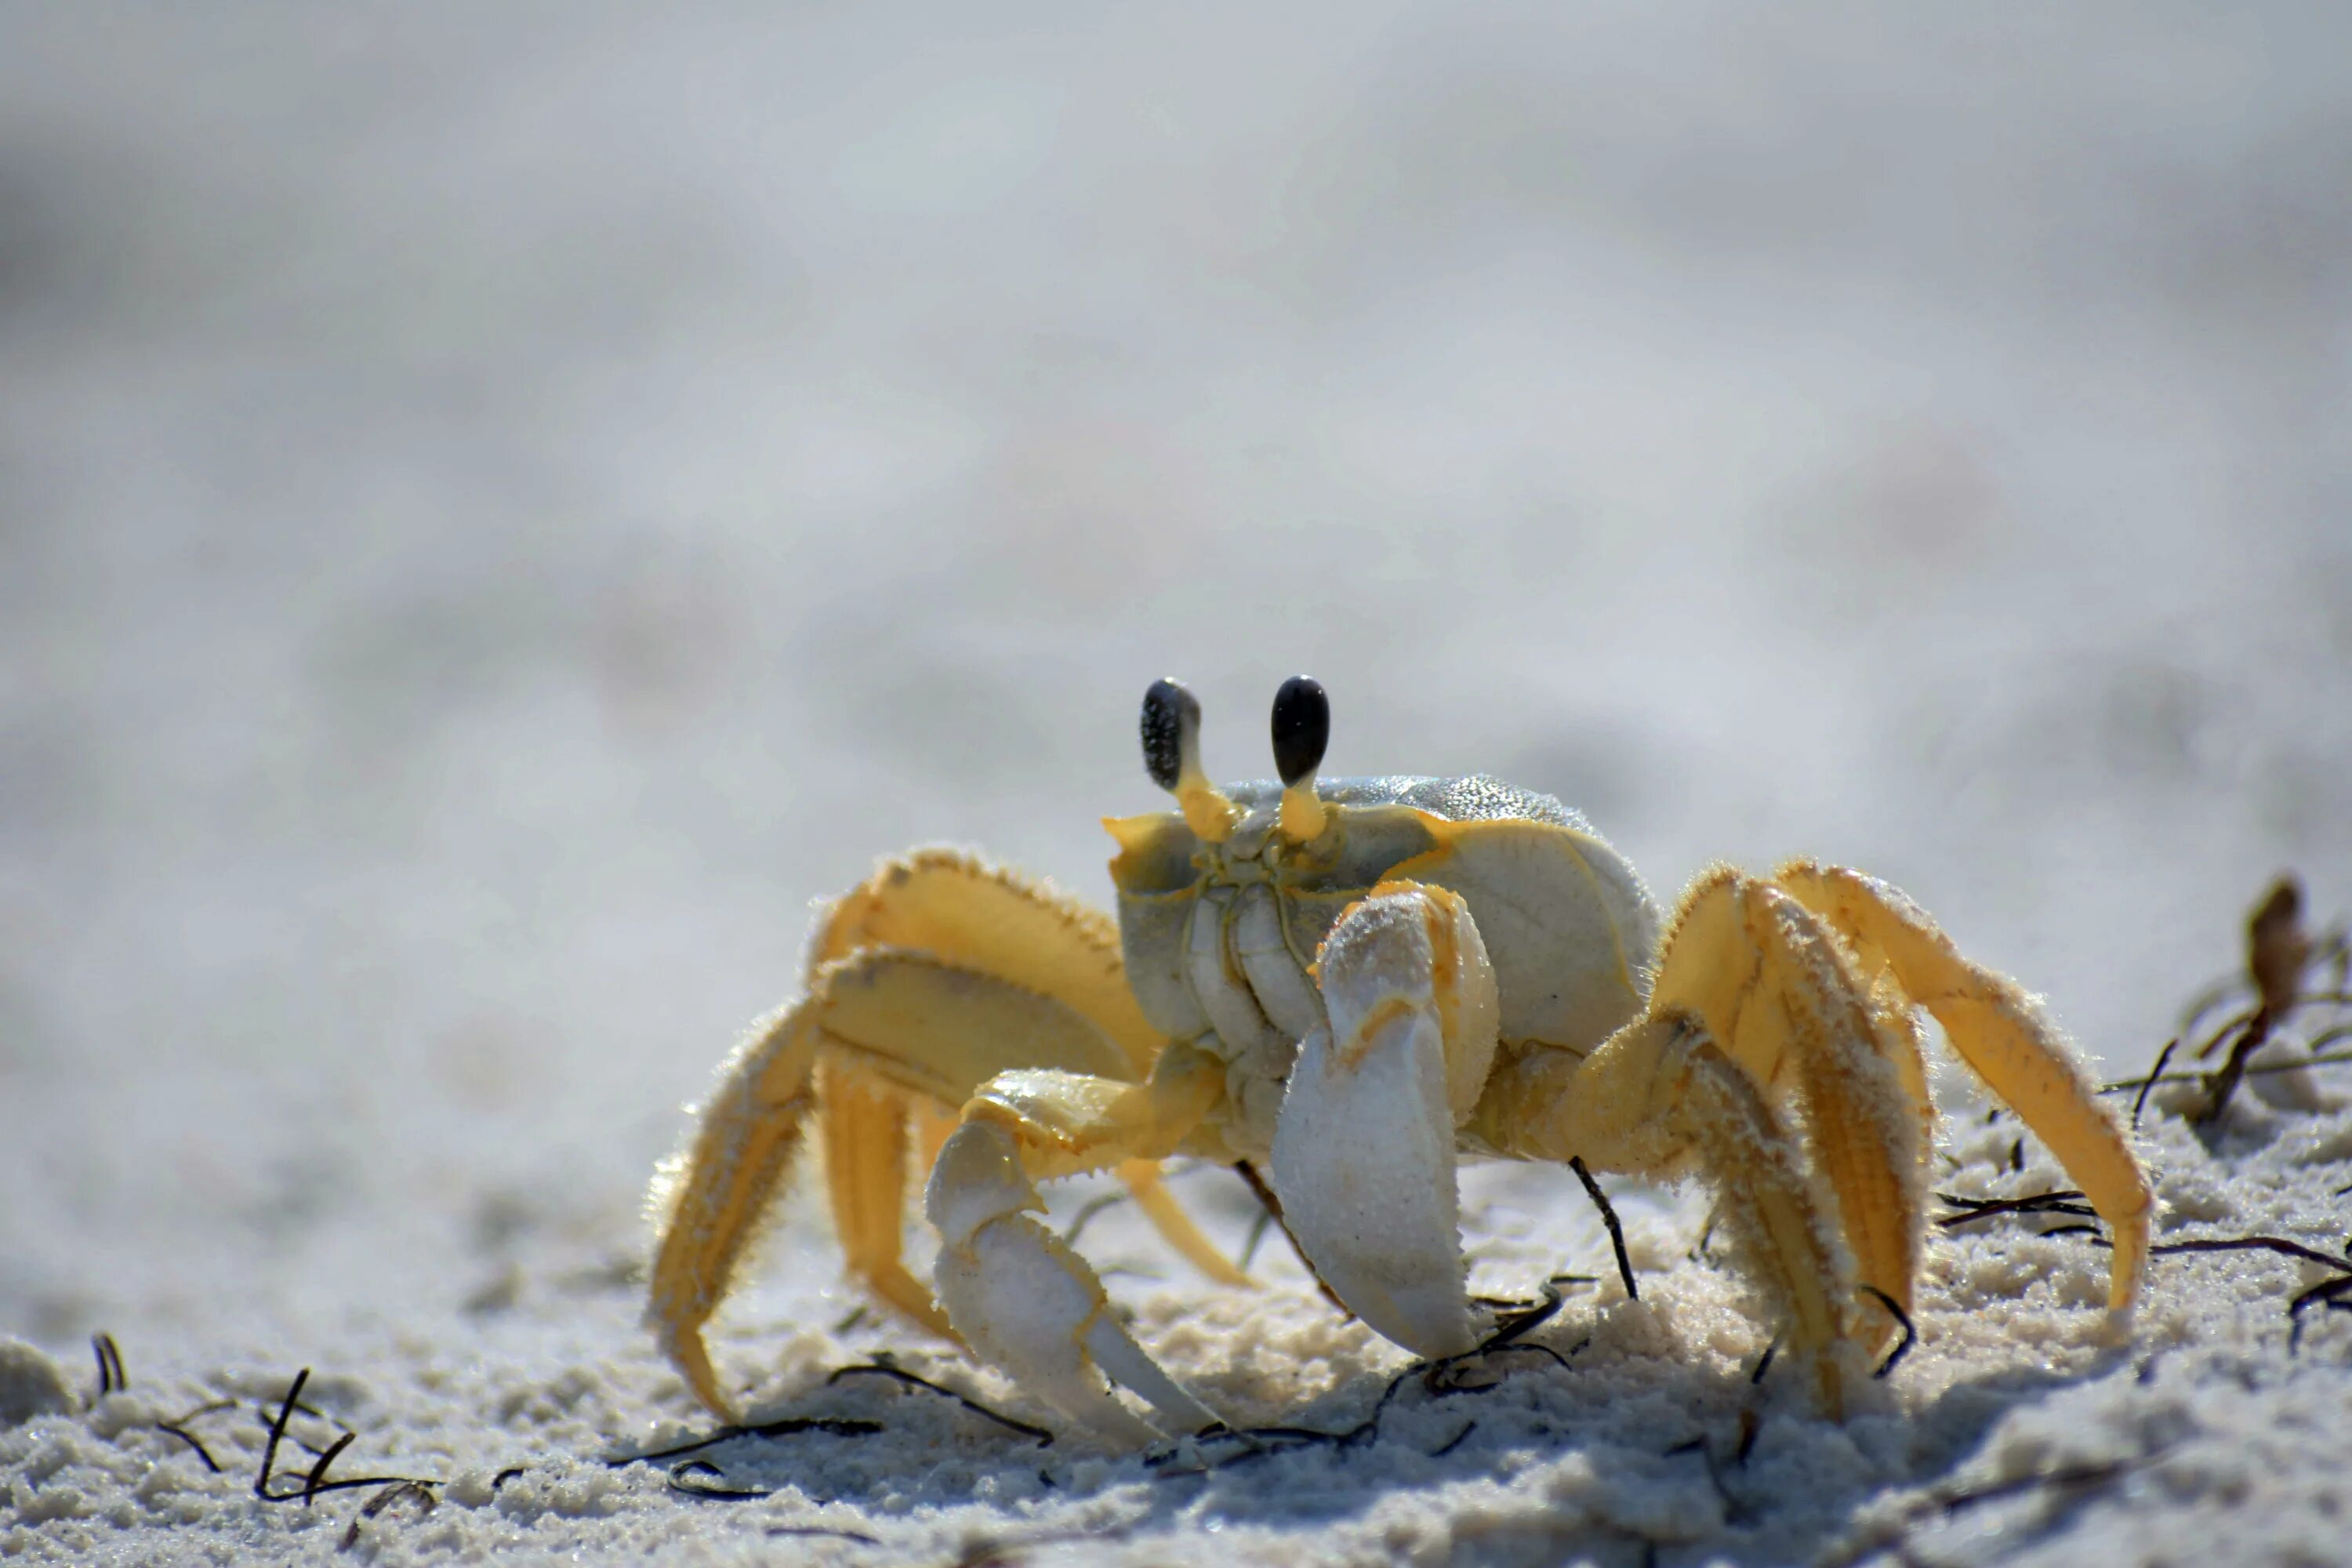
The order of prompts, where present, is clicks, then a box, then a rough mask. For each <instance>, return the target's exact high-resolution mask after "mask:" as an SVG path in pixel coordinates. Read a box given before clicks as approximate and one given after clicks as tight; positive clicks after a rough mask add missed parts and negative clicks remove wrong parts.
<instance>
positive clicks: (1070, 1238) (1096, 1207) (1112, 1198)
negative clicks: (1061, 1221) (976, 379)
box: [1062, 1193, 1127, 1247]
mask: <svg viewBox="0 0 2352 1568" xmlns="http://www.w3.org/2000/svg"><path fill="white" fill-rule="evenodd" d="M1125 1202H1127V1194H1125V1193H1106V1194H1103V1195H1102V1196H1101V1197H1098V1198H1097V1199H1095V1200H1094V1201H1093V1202H1092V1203H1089V1204H1087V1205H1086V1206H1085V1207H1083V1208H1081V1209H1079V1210H1078V1212H1077V1213H1076V1215H1072V1216H1071V1218H1070V1228H1069V1229H1067V1230H1066V1231H1064V1232H1063V1233H1062V1244H1063V1245H1064V1246H1065V1247H1076V1246H1077V1244H1078V1233H1079V1232H1080V1231H1082V1230H1084V1229H1086V1228H1087V1226H1088V1225H1089V1224H1091V1223H1092V1222H1093V1220H1094V1217H1095V1215H1098V1214H1100V1213H1102V1212H1103V1210H1105V1209H1108V1208H1117V1207H1118V1205H1121V1204H1123V1203H1125Z"/></svg>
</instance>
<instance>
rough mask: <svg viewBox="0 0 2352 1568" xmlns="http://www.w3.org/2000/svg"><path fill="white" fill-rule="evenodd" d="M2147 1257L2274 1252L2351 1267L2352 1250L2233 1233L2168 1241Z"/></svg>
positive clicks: (2325, 1266)
mask: <svg viewBox="0 0 2352 1568" xmlns="http://www.w3.org/2000/svg"><path fill="white" fill-rule="evenodd" d="M2147 1250H2148V1254H2149V1256H2151V1257H2155V1258H2162V1257H2165V1256H2167V1255H2168V1254H2172V1253H2179V1252H2275V1253H2277V1254H2279V1255H2280V1256H2281V1257H2283V1258H2301V1259H2303V1261H2305V1263H2316V1264H2319V1265H2321V1266H2322V1267H2324V1268H2352V1254H2345V1253H2335V1254H2330V1253H2326V1252H2315V1251H2314V1250H2313V1249H2312V1248H2310V1247H2305V1246H2304V1245H2303V1243H2301V1242H2299V1241H2289V1240H2287V1239H2286V1238H2285V1237H2278V1236H2236V1237H2208V1238H2197V1239H2191V1240H2189V1241H2168V1242H2165V1243H2164V1244H2162V1245H2161V1246H2158V1247H2149V1248H2148V1249H2147Z"/></svg>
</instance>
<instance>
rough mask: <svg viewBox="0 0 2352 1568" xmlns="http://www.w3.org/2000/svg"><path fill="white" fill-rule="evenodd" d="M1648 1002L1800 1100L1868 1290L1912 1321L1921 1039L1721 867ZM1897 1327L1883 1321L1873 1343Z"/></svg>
mask: <svg viewBox="0 0 2352 1568" xmlns="http://www.w3.org/2000/svg"><path fill="white" fill-rule="evenodd" d="M1652 1005H1653V1007H1654V1009H1664V1008H1669V1007H1676V1006H1680V1007H1686V1008H1688V1009H1690V1010H1691V1011H1692V1012H1694V1013H1696V1014H1697V1015H1698V1016H1700V1017H1701V1018H1703V1019H1704V1020H1706V1025H1707V1028H1708V1031H1709V1032H1710V1033H1711V1034H1712V1035H1713V1036H1714V1037H1715V1039H1716V1040H1717V1042H1718V1043H1719V1044H1720V1046H1721V1048H1722V1049H1723V1051H1724V1053H1725V1054H1726V1055H1727V1057H1729V1058H1730V1059H1731V1060H1732V1061H1733V1062H1735V1063H1737V1064H1738V1066H1739V1067H1740V1068H1742V1069H1743V1070H1745V1071H1746V1072H1747V1073H1748V1076H1749V1077H1750V1078H1751V1079H1754V1080H1755V1082H1756V1083H1757V1084H1758V1086H1759V1088H1760V1089H1763V1090H1764V1092H1765V1093H1766V1095H1767V1096H1768V1098H1770V1099H1772V1100H1776V1101H1777V1100H1780V1097H1781V1096H1783V1095H1787V1094H1790V1093H1791V1092H1793V1095H1794V1098H1795V1100H1796V1102H1797V1104H1798V1105H1799V1106H1800V1107H1801V1110H1802V1112H1803V1121H1804V1125H1805V1128H1806V1131H1807V1134H1808V1142H1809V1144H1810V1146H1811V1153H1812V1163H1813V1165H1814V1166H1815V1167H1816V1168H1817V1169H1819V1170H1820V1171H1821V1173H1822V1175H1824V1176H1825V1177H1827V1178H1828V1180H1829V1184H1830V1187H1831V1189H1832V1192H1834V1193H1835V1194H1836V1196H1837V1213H1838V1220H1839V1226H1840V1228H1841V1230H1842V1231H1843V1234H1844V1237H1845V1241H1846V1245H1847V1246H1848V1247H1851V1248H1852V1249H1853V1256H1854V1261H1855V1264H1856V1266H1857V1268H1858V1269H1859V1271H1860V1281H1861V1283H1863V1284H1866V1285H1870V1286H1872V1287H1874V1288H1875V1289H1879V1290H1883V1291H1884V1292H1885V1293H1886V1295H1888V1296H1889V1297H1891V1298H1892V1299H1893V1300H1895V1303H1896V1305H1897V1306H1899V1307H1900V1308H1901V1309H1902V1310H1904V1311H1906V1312H1908V1311H1909V1310H1910V1309H1911V1303H1912V1290H1913V1284H1914V1279H1915V1277H1916V1274H1917V1271H1918V1261H1919V1250H1920V1241H1921V1227H1922V1210H1923V1207H1924V1199H1925V1195H1926V1194H1925V1192H1924V1184H1923V1179H1922V1178H1923V1171H1922V1162H1923V1159H1924V1155H1925V1151H1926V1144H1925V1142H1924V1141H1923V1137H1922V1134H1923V1132H1924V1131H1925V1130H1926V1128H1927V1110H1924V1109H1923V1107H1925V1105H1926V1094H1927V1089H1926V1076H1927V1075H1926V1072H1925V1070H1924V1068H1922V1067H1921V1064H1920V1061H1919V1051H1918V1042H1917V1038H1916V1035H1914V1034H1913V1033H1912V1032H1911V1031H1909V1030H1908V1029H1906V1028H1903V1027H1901V1026H1898V1025H1897V1024H1896V1023H1895V1021H1894V1020H1893V1019H1891V1018H1890V1017H1888V1016H1885V1013H1884V1011H1883V1009H1882V1008H1881V1007H1879V1006H1878V1005H1874V1002H1873V1000H1872V995H1871V987H1870V986H1869V984H1867V982H1866V981H1865V980H1864V978H1863V975H1862V973H1861V971H1860V969H1859V967H1858V966H1857V963H1856V962H1855V960H1854V959H1853V957H1852V956H1850V955H1849V954H1848V953H1847V952H1844V951H1843V944H1842V943H1841V942H1839V940H1838V939H1837V938H1836V936H1834V935H1833V934H1832V932H1831V931H1829V930H1828V929H1827V928H1826V927H1825V926H1824V925H1823V923H1822V921H1821V920H1820V919H1819V918H1818V917H1816V916H1815V915H1814V914H1813V913H1812V912H1811V911H1810V910H1807V909H1805V908H1804V907H1803V906H1802V905H1801V904H1800V903H1798V902H1797V901H1796V900H1793V899H1791V898H1790V897H1789V896H1787V895H1786V894H1784V893H1782V892H1780V890H1779V889H1775V888H1772V887H1770V886H1769V885H1767V884H1765V883H1761V882H1758V881H1754V880H1752V879H1748V878H1746V877H1742V876H1740V875H1739V874H1738V873H1737V872H1735V871H1732V870H1730V869H1728V868H1721V869H1717V870H1716V871H1713V872H1710V873H1708V874H1707V875H1706V876H1704V877H1702V878H1701V879H1699V880H1698V881H1696V883H1694V884H1693V885H1692V887H1691V889H1690V891H1689V892H1687V893H1686V894H1685V895H1684V898H1683V902H1682V905H1681V908H1680V911H1679V913H1678V915H1677V917H1676V920H1675V925H1674V928H1673V930H1672V931H1671V932H1670V933H1669V935H1668V937H1667V939H1666V942H1665V944H1664V949H1663V950H1662V955H1661V959H1660V963H1659V968H1658V975H1657V979H1656V982H1655V986H1654V995H1653V1002H1652ZM1893 1327H1894V1325H1893V1324H1891V1323H1887V1322H1885V1321H1881V1322H1880V1323H1879V1325H1878V1327H1877V1328H1876V1329H1874V1331H1872V1332H1873V1337H1874V1338H1877V1337H1885V1336H1886V1335H1888V1334H1891V1332H1892V1331H1893Z"/></svg>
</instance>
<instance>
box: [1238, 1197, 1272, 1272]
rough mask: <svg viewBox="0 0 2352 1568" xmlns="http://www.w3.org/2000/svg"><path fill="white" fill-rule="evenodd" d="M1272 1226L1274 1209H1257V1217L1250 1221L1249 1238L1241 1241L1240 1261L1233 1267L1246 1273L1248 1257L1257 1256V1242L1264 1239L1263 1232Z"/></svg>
mask: <svg viewBox="0 0 2352 1568" xmlns="http://www.w3.org/2000/svg"><path fill="white" fill-rule="evenodd" d="M1273 1228H1274V1211H1273V1210H1272V1209H1260V1210H1258V1211H1257V1218H1255V1219H1254V1220H1252V1221H1250V1228H1249V1239H1248V1240H1247V1241H1244V1242H1243V1243H1242V1257H1241V1261H1240V1262H1239V1263H1237V1264H1235V1265H1234V1268H1239V1269H1240V1270H1241V1271H1242V1272H1243V1273H1244V1274H1246V1273H1248V1272H1249V1266H1250V1259H1251V1258H1255V1257H1256V1256H1257V1249H1258V1244H1259V1243H1261V1242H1263V1241H1264V1240H1265V1233H1266V1232H1267V1231H1269V1230H1272V1229H1273Z"/></svg>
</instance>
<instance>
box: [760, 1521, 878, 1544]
mask: <svg viewBox="0 0 2352 1568" xmlns="http://www.w3.org/2000/svg"><path fill="white" fill-rule="evenodd" d="M767 1534H768V1536H769V1538H770V1539H771V1540H773V1539H775V1538H777V1537H780V1536H803V1537H814V1538H819V1539H823V1540H826V1541H855V1542H857V1543H858V1544H859V1545H861V1546H879V1545H881V1544H882V1542H881V1538H880V1537H878V1536H872V1535H867V1534H866V1533H865V1532H864V1531H856V1530H835V1529H834V1528H832V1527H831V1526H830V1525H823V1524H772V1525H770V1526H768V1529H767Z"/></svg>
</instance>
